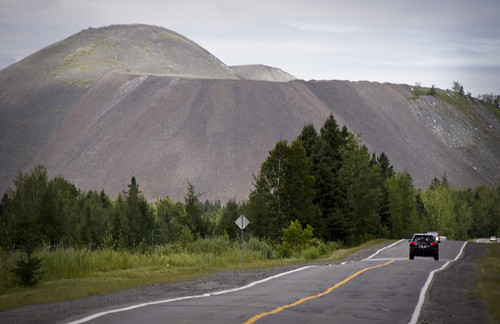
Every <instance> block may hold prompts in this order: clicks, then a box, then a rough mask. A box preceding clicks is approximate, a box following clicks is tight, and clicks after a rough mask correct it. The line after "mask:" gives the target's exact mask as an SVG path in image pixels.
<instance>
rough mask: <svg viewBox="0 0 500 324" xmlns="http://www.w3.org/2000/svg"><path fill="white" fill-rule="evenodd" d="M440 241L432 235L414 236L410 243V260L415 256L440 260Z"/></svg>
mask: <svg viewBox="0 0 500 324" xmlns="http://www.w3.org/2000/svg"><path fill="white" fill-rule="evenodd" d="M438 243H439V241H438V240H437V239H436V236H434V235H432V234H413V238H412V239H411V241H410V256H409V258H410V260H413V259H414V258H415V256H416V255H417V256H432V257H434V260H439V244H438Z"/></svg>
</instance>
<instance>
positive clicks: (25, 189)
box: [7, 165, 48, 255]
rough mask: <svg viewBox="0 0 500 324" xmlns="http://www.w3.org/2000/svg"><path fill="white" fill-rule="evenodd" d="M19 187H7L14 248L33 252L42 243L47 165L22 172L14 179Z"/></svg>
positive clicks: (29, 252)
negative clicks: (42, 212) (42, 218)
mask: <svg viewBox="0 0 500 324" xmlns="http://www.w3.org/2000/svg"><path fill="white" fill-rule="evenodd" d="M14 185H15V187H16V190H15V191H14V190H12V189H9V190H7V195H8V196H10V199H11V202H10V204H9V205H10V208H9V213H11V216H10V217H7V219H9V220H10V221H11V222H12V224H10V225H8V226H9V227H10V228H12V232H11V233H12V239H11V242H12V244H13V247H14V246H15V247H16V248H20V249H22V250H23V251H26V252H27V253H28V255H29V254H31V252H32V251H34V249H35V248H36V247H37V246H39V245H40V244H41V243H42V240H41V232H42V228H41V224H40V213H41V209H42V208H41V206H42V202H43V196H44V194H45V192H46V190H47V186H48V179H47V168H46V167H44V166H42V165H37V166H35V167H34V168H33V170H32V171H31V172H29V173H23V172H22V171H19V173H18V175H17V177H16V179H15V180H14Z"/></svg>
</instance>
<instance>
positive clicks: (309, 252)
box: [301, 246, 322, 260]
mask: <svg viewBox="0 0 500 324" xmlns="http://www.w3.org/2000/svg"><path fill="white" fill-rule="evenodd" d="M301 255H302V258H303V259H304V260H316V259H319V257H321V255H322V253H321V252H320V249H319V248H317V247H314V246H312V247H310V248H308V249H306V250H304V251H302V253H301Z"/></svg>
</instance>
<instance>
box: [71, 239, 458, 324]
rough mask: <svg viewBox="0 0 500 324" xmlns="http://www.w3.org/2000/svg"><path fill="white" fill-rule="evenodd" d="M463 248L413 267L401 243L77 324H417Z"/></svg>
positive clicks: (451, 247)
mask: <svg viewBox="0 0 500 324" xmlns="http://www.w3.org/2000/svg"><path fill="white" fill-rule="evenodd" d="M464 244H465V243H464V242H458V241H444V242H442V243H441V244H440V260H439V261H435V260H434V259H433V258H432V257H415V259H414V260H408V242H407V241H406V240H402V241H399V242H397V243H396V244H394V245H391V246H390V247H388V248H385V249H383V250H381V251H378V252H377V253H376V254H375V255H372V256H370V257H369V258H366V259H364V260H362V261H356V262H349V263H343V264H331V265H317V266H308V267H304V268H300V269H295V270H292V271H289V272H286V273H283V274H280V275H276V276H273V277H270V278H266V279H264V280H261V281H258V282H254V283H252V284H249V285H247V286H245V287H241V288H236V289H232V290H227V291H220V292H216V293H209V294H204V295H195V296H188V297H180V298H173V299H168V300H163V301H155V302H152V303H144V304H139V305H135V306H130V307H127V308H122V309H116V310H111V311H106V312H103V313H97V314H94V315H90V316H88V317H85V318H82V319H80V320H76V321H75V322H73V323H93V324H96V323H248V324H250V323H259V324H260V323H287V324H293V323H301V324H302V323H342V324H348V323H416V322H417V319H418V316H419V309H420V306H421V305H422V302H423V299H422V298H423V297H422V298H421V297H420V295H421V294H422V296H424V293H425V289H426V287H427V286H428V285H429V282H430V278H431V277H432V275H433V272H434V271H435V270H438V269H442V268H443V267H446V266H447V265H448V264H449V263H450V262H453V260H455V259H456V258H457V256H458V255H459V254H460V253H461V251H462V248H463V247H464Z"/></svg>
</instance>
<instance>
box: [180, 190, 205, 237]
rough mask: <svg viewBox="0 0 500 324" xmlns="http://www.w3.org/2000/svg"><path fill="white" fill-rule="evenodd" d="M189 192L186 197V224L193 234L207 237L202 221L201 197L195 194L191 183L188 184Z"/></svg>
mask: <svg viewBox="0 0 500 324" xmlns="http://www.w3.org/2000/svg"><path fill="white" fill-rule="evenodd" d="M187 190H188V191H187V194H186V196H185V197H184V201H185V205H186V207H185V208H186V218H185V223H184V224H185V225H186V226H187V228H188V229H189V230H190V231H191V233H192V234H194V235H198V236H205V235H206V233H207V230H206V227H205V226H204V224H203V220H202V212H203V204H202V203H201V202H200V199H199V197H200V196H201V195H200V194H196V193H195V190H194V186H193V185H192V184H191V183H190V182H188V185H187Z"/></svg>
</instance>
